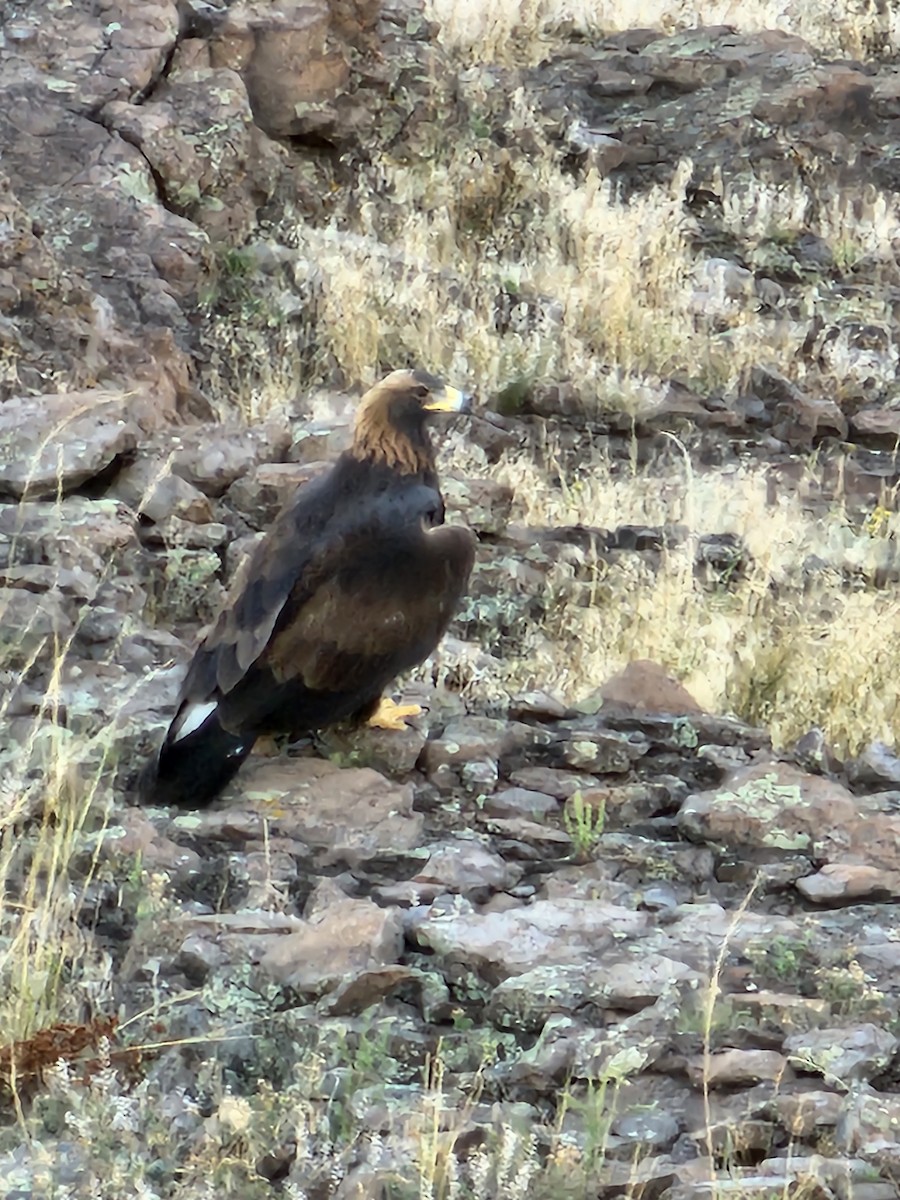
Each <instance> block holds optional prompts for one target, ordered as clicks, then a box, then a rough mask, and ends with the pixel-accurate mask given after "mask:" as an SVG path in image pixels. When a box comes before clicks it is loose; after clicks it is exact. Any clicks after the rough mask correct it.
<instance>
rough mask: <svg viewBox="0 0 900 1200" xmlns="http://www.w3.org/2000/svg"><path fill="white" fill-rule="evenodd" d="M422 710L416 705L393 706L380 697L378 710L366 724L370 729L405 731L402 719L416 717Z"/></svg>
mask: <svg viewBox="0 0 900 1200" xmlns="http://www.w3.org/2000/svg"><path fill="white" fill-rule="evenodd" d="M421 711H422V709H421V708H420V707H419V705H418V704H395V703H394V701H393V700H388V698H387V697H386V696H382V697H381V700H380V702H379V705H378V708H377V709H376V711H375V712H374V713H373V714H372V716H371V717H369V719H368V721H366V724H367V725H368V726H369V728H370V729H393V730H402V729H406V727H407V726H406V721H405V720H404V719H403V718H404V717H417V716H418V715H419V713H420V712H421Z"/></svg>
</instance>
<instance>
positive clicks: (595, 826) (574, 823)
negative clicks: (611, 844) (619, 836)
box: [563, 788, 606, 858]
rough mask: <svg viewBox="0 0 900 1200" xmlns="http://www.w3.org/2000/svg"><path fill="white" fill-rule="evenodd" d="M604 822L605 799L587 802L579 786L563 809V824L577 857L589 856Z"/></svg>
mask: <svg viewBox="0 0 900 1200" xmlns="http://www.w3.org/2000/svg"><path fill="white" fill-rule="evenodd" d="M605 824H606V801H605V800H604V799H602V798H600V799H599V801H598V803H596V804H591V803H588V802H587V801H586V800H585V798H584V795H583V793H582V791H581V789H580V788H579V789H578V790H577V791H576V792H574V793H573V794H572V797H571V799H570V800H569V802H568V804H567V805H566V807H565V809H564V810H563V825H564V826H565V830H566V833H567V834H568V835H569V838H570V839H571V841H572V847H573V849H574V851H575V854H576V855H577V856H578V857H579V858H587V857H589V856H590V855H591V854H592V853H593V852H594V850H596V848H597V845H598V843H599V841H600V839H601V837H602V836H603V828H604V826H605Z"/></svg>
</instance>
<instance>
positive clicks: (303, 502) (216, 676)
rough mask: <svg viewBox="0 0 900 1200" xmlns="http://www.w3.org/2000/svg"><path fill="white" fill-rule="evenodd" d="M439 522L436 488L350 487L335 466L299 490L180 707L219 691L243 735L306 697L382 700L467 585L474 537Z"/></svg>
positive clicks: (430, 641) (195, 668)
mask: <svg viewBox="0 0 900 1200" xmlns="http://www.w3.org/2000/svg"><path fill="white" fill-rule="evenodd" d="M356 469H357V470H359V468H358V467H357V468H356ZM442 520H443V502H442V500H441V496H440V492H439V491H438V490H437V488H436V487H432V486H429V485H428V484H427V483H416V482H413V481H410V480H407V481H404V482H402V483H399V484H398V482H397V479H396V476H394V475H393V474H390V475H385V476H384V477H383V478H376V479H374V480H373V479H371V478H368V479H366V480H364V481H363V483H362V486H361V487H359V488H355V487H353V486H348V484H347V481H346V480H345V479H342V477H341V473H340V469H339V468H338V469H337V470H336V471H334V472H332V473H330V474H329V476H327V477H325V478H323V479H321V480H316V481H314V482H313V483H311V484H307V485H305V486H304V487H303V488H302V489H301V490H300V492H299V493H298V494H297V496H296V497H295V499H294V501H293V502H292V503H291V504H290V505H289V506H288V507H287V508H285V509H283V510H282V512H281V513H280V514H279V516H278V517H277V518H276V520H275V522H274V524H273V525H272V527H271V529H270V531H269V533H268V534H267V535H266V537H265V538H264V539H263V540H262V541H261V542H260V543H259V545H258V546H257V547H256V549H255V550H254V552H253V554H252V556H251V559H250V563H249V566H248V568H247V570H246V572H245V573H244V583H243V585H242V587H241V590H240V592H239V593H238V595H237V596H236V598H235V600H234V602H233V603H232V604H230V605H229V606H227V607H226V609H225V610H224V611H223V612H222V613H221V614H220V616H219V619H218V620H217V622H216V624H215V626H214V627H213V629H212V630H211V631H210V633H209V634H208V635H207V638H206V640H205V642H204V644H203V645H202V646H201V648H200V649H199V650H198V652H197V654H196V656H195V658H194V661H193V663H192V664H191V667H190V670H189V672H188V675H187V678H186V679H185V682H184V685H183V687H182V692H181V698H182V701H186V700H201V701H202V700H206V699H209V698H210V697H212V696H213V695H214V694H216V693H218V694H219V695H220V696H221V697H222V705H223V707H222V720H223V723H224V724H225V725H226V727H230V728H234V729H242V728H252V727H253V726H254V725H255V724H257V723H260V724H265V721H266V718H267V716H269V715H270V714H268V713H267V712H266V711H265V707H266V706H267V705H270V704H285V703H288V701H289V700H290V701H291V702H297V703H298V705H300V707H302V704H300V701H301V700H302V699H308V697H306V696H305V693H306V692H313V693H324V694H334V695H336V696H337V695H340V696H341V697H343V698H344V699H343V701H342V703H344V706H345V707H346V704H347V702H348V701H347V699H346V698H347V697H348V696H351V697H352V696H353V695H355V694H357V693H359V695H360V698H361V701H362V702H366V701H369V700H371V699H373V698H374V697H376V696H377V695H379V694H380V692H381V690H382V689H383V688H384V686H385V685H386V684H387V682H389V681H390V679H392V678H393V677H394V676H395V675H397V674H399V673H400V672H401V671H404V670H407V669H408V668H409V667H411V666H413V665H415V664H416V663H418V662H421V661H422V659H424V658H425V657H427V655H428V654H429V653H430V652H431V650H432V649H433V648H434V646H435V645H436V644H437V642H438V640H439V639H440V636H441V634H442V633H443V631H444V629H445V628H446V625H447V623H448V622H449V620H450V618H451V617H452V615H453V612H454V610H455V608H456V605H457V604H458V602H459V599H460V596H461V593H462V591H463V588H464V587H465V584H466V582H467V579H468V575H469V571H470V569H471V566H472V559H473V556H474V537H473V535H472V534H471V533H470V532H469V531H468V530H467V529H463V528H460V527H449V526H443V525H441V524H440V522H441V521H442ZM266 679H269V680H271V685H272V686H271V688H269V687H267V685H266ZM301 693H302V695H301ZM325 708H327V705H326V706H325ZM298 711H299V708H298ZM323 716H325V717H326V719H327V713H326V712H325V711H324V709H323Z"/></svg>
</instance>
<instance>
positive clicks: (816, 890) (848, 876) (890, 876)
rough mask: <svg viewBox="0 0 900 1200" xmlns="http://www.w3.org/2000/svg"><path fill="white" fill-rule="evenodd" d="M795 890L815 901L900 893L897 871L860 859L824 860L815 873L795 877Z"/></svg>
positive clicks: (891, 897)
mask: <svg viewBox="0 0 900 1200" xmlns="http://www.w3.org/2000/svg"><path fill="white" fill-rule="evenodd" d="M797 891H799V892H801V893H802V894H803V895H804V896H805V897H806V898H807V900H812V901H814V902H815V903H817V904H834V903H835V902H838V901H844V902H846V903H851V902H852V901H855V900H865V899H868V898H871V899H874V900H884V899H893V898H894V897H896V896H898V895H900V871H881V870H879V869H878V868H877V867H867V866H865V865H863V864H861V863H826V865H825V866H824V867H823V868H822V869H821V871H817V872H816V873H815V875H806V876H804V877H803V878H802V879H798V880H797Z"/></svg>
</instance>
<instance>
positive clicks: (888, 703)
mask: <svg viewBox="0 0 900 1200" xmlns="http://www.w3.org/2000/svg"><path fill="white" fill-rule="evenodd" d="M808 472H809V478H813V477H814V475H815V463H814V462H813V461H811V462H810V463H809V466H808ZM500 475H501V478H504V479H505V480H506V481H508V482H510V483H511V484H513V486H514V487H515V489H516V496H517V507H518V512H517V513H516V515H517V516H520V517H521V519H523V520H525V521H527V522H529V523H533V524H537V525H545V524H576V523H579V522H583V523H586V524H590V525H596V526H599V527H601V528H615V527H616V526H617V525H620V524H623V523H627V524H638V525H641V524H646V525H650V526H661V525H676V524H680V525H682V526H684V527H685V528H686V529H687V530H688V531H689V533H690V536H689V537H688V539H687V541H686V542H685V543H684V544H683V545H681V546H679V547H677V548H675V549H673V550H671V551H669V552H668V553H666V554H664V556H663V559H662V563H661V566H660V569H659V570H658V571H657V572H653V571H651V570H650V569H649V568H648V567H647V565H646V564H645V563H644V562H642V561H641V560H640V558H639V556H637V555H634V556H628V555H625V556H623V557H622V558H621V559H620V560H619V561H618V562H617V563H615V565H612V566H610V567H606V566H605V565H602V564H600V565H597V566H596V567H595V568H594V578H593V583H590V584H586V585H584V586H585V587H587V588H588V589H589V591H591V592H592V593H593V600H594V602H593V603H592V604H590V605H589V606H581V605H580V604H572V603H568V604H564V605H562V606H561V609H560V617H559V620H558V623H557V624H556V625H555V626H554V627H553V628H549V629H547V628H545V629H542V630H535V631H533V635H532V637H531V638H530V641H529V647H530V652H529V653H526V655H525V656H524V657H523V660H522V661H521V662H520V663H517V664H516V665H515V670H514V677H513V679H512V680H511V681H510V682H511V684H512V685H513V686H515V684H519V685H521V686H538V685H540V686H551V687H556V688H557V689H558V690H560V691H561V692H562V693H563V694H565V695H566V696H567V698H569V699H570V700H577V699H579V698H581V697H583V696H584V695H586V694H587V693H589V692H590V691H592V690H593V689H594V688H596V687H598V686H599V685H600V684H601V683H602V682H603V681H604V680H605V679H607V678H608V677H609V676H610V675H611V674H612V673H613V672H615V671H617V670H620V669H621V668H622V667H623V666H624V665H625V664H626V663H628V662H629V661H631V660H632V659H635V658H652V659H655V660H656V661H658V662H661V663H663V664H664V665H665V666H666V667H667V668H669V669H670V670H671V671H673V672H674V673H675V674H676V675H678V676H679V677H680V678H682V679H684V681H685V682H686V684H687V686H688V687H689V689H690V690H691V691H692V692H693V693H694V694H695V696H696V697H697V699H698V700H699V701H700V702H701V703H702V704H704V705H705V706H706V707H708V708H709V709H710V711H712V712H729V711H730V712H734V713H737V714H738V715H740V716H742V717H744V718H745V719H748V720H750V721H755V722H759V723H760V724H762V725H764V726H766V727H768V728H770V730H771V732H772V735H773V738H774V739H775V741H776V743H777V744H782V745H783V744H786V743H787V742H790V741H791V740H792V739H794V738H796V737H798V736H799V735H800V734H802V733H804V732H806V730H808V729H810V728H811V727H813V726H820V727H821V728H823V729H824V730H825V731H826V733H827V735H828V736H829V737H830V738H832V739H833V741H834V743H835V745H836V746H837V748H838V749H839V750H841V751H850V752H855V751H857V750H858V749H860V748H861V747H862V746H864V745H866V744H868V743H869V742H870V741H872V740H873V739H875V738H880V739H883V740H885V741H887V742H888V743H890V742H892V741H893V730H894V729H895V728H896V725H897V721H898V719H900V697H898V695H897V692H896V688H895V686H894V684H893V681H894V680H895V679H896V677H897V674H898V671H900V651H898V648H897V641H896V638H895V637H894V635H893V631H894V630H895V629H896V628H897V625H898V622H900V601H898V599H897V596H896V593H895V591H894V590H893V589H887V590H869V589H867V588H866V587H865V586H864V584H865V580H867V579H871V578H872V577H873V576H874V574H875V572H876V570H877V569H878V568H879V567H881V566H883V565H884V564H885V563H889V562H893V561H894V552H893V540H892V537H893V535H892V532H891V528H890V526H888V527H886V528H884V529H882V530H881V532H882V534H883V535H887V536H872V533H871V531H870V529H868V528H867V527H866V526H865V524H860V523H853V522H851V521H849V519H848V518H847V516H846V513H845V511H844V510H843V508H842V506H841V505H840V504H835V505H834V506H833V507H832V509H831V511H830V513H828V514H827V515H826V516H825V517H824V518H822V517H815V516H813V515H811V514H810V513H809V512H808V511H806V509H805V506H804V503H803V499H802V492H801V491H800V490H799V489H798V492H797V493H794V494H791V495H786V496H784V497H783V498H782V499H780V500H779V501H778V502H777V503H775V504H774V505H773V504H771V503H769V502H768V500H767V483H766V476H765V472H764V471H762V470H760V469H759V468H754V467H740V466H734V467H733V468H732V470H730V471H729V472H725V473H719V472H711V473H707V474H698V475H695V474H694V473H693V472H689V473H687V474H685V473H684V472H683V471H682V472H678V470H677V468H676V469H674V470H672V471H671V473H669V474H668V475H662V477H661V478H660V476H659V475H657V476H647V475H628V474H623V473H622V472H621V471H615V470H614V469H613V468H612V467H611V465H610V464H609V463H608V462H602V461H598V462H596V463H595V464H593V465H592V466H591V467H586V468H585V469H584V470H583V471H582V472H581V473H580V477H579V479H578V480H576V481H572V482H570V483H569V484H568V485H565V486H563V487H562V488H551V487H550V486H549V485H548V484H547V482H546V477H545V475H544V474H543V473H542V472H541V471H539V470H538V469H537V468H535V467H534V466H533V465H532V464H529V463H526V462H523V461H522V460H510V461H507V462H506V463H505V464H503V466H502V467H501V471H500ZM896 520H897V519H896V518H891V522H892V523H894V524H896ZM712 533H719V534H722V533H733V534H736V535H738V536H739V537H740V538H741V539H742V540H743V542H744V544H745V545H746V547H747V549H748V551H749V554H750V555H751V557H752V564H751V567H750V569H749V571H748V572H747V574H746V577H745V578H743V579H741V580H740V581H738V582H734V581H728V580H724V581H723V584H722V586H721V587H718V588H717V587H710V586H709V584H708V583H703V582H701V581H700V580H698V579H697V578H696V577H695V575H694V571H693V558H694V547H695V543H696V539H697V538H698V537H699V536H702V535H703V534H712ZM809 556H815V557H816V558H817V559H819V560H820V561H821V562H822V563H823V564H825V566H824V567H823V569H822V570H821V572H818V573H817V581H816V582H813V583H812V584H809V583H807V584H805V583H804V580H805V573H804V562H805V560H806V559H807V558H808V557H809ZM585 568H586V570H587V572H588V574H589V575H590V573H591V564H590V563H586V564H585ZM848 571H851V572H854V573H855V574H856V575H857V576H858V577H859V587H858V589H857V590H849V589H843V588H842V586H841V578H842V572H848ZM814 578H816V577H814ZM559 586H560V587H561V588H562V589H563V592H564V594H565V592H566V590H568V589H571V587H572V584H571V581H570V580H568V579H567V578H561V579H560V581H559Z"/></svg>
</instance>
